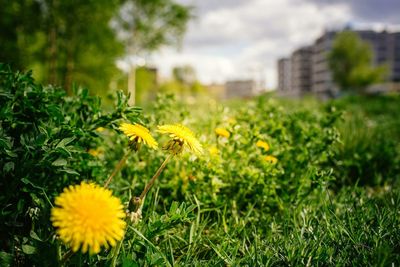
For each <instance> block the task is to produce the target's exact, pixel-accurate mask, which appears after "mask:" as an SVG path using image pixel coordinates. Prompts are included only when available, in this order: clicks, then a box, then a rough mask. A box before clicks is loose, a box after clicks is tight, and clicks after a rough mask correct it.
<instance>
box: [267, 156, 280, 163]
mask: <svg viewBox="0 0 400 267" xmlns="http://www.w3.org/2000/svg"><path fill="white" fill-rule="evenodd" d="M264 160H265V161H267V162H269V163H272V164H276V163H277V162H278V159H277V158H275V157H274V156H271V155H268V156H265V157H264Z"/></svg>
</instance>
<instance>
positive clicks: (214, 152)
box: [208, 146, 219, 156]
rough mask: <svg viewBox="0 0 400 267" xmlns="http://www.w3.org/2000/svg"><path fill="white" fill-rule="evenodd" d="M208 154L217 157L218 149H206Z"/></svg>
mask: <svg viewBox="0 0 400 267" xmlns="http://www.w3.org/2000/svg"><path fill="white" fill-rule="evenodd" d="M208 152H210V155H212V156H218V155H219V149H218V148H217V147H216V146H212V147H210V148H209V149H208Z"/></svg>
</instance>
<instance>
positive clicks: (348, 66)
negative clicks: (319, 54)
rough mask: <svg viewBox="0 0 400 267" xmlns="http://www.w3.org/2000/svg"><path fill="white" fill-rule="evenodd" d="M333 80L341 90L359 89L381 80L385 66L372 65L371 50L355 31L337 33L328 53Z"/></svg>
mask: <svg viewBox="0 0 400 267" xmlns="http://www.w3.org/2000/svg"><path fill="white" fill-rule="evenodd" d="M328 59H329V66H330V69H331V71H332V75H333V80H334V82H335V83H336V84H337V85H338V86H339V88H340V89H341V90H355V91H361V90H364V89H366V88H367V87H368V86H370V85H372V84H375V83H379V82H381V81H383V79H384V76H385V73H386V68H385V67H384V66H373V51H372V49H371V47H370V46H369V44H368V43H366V42H364V41H363V40H362V39H361V38H360V37H359V36H358V35H357V33H355V32H351V31H344V32H341V33H339V34H338V35H337V36H336V38H335V40H334V43H333V47H332V50H331V52H330V53H329V55H328Z"/></svg>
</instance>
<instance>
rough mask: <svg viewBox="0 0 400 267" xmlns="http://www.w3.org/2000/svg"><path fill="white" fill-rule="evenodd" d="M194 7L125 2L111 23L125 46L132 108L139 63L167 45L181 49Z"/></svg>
mask: <svg viewBox="0 0 400 267" xmlns="http://www.w3.org/2000/svg"><path fill="white" fill-rule="evenodd" d="M191 10H192V8H191V7H188V6H184V5H181V4H178V3H176V2H175V1H173V0H126V1H124V3H123V4H122V5H121V7H120V9H119V12H118V15H117V16H115V17H114V19H113V20H112V22H111V25H112V27H113V29H115V31H116V32H118V38H119V40H121V41H122V42H123V43H124V45H125V52H126V55H127V62H128V64H129V72H128V92H130V94H131V96H130V104H134V103H135V97H136V81H135V76H136V65H137V61H138V60H140V59H141V57H143V56H144V55H146V54H147V53H151V52H153V51H155V50H157V49H159V48H160V47H162V46H164V45H178V44H179V42H180V40H181V37H182V36H183V34H184V33H185V30H186V25H187V22H188V21H189V19H190V18H191V17H192V15H191Z"/></svg>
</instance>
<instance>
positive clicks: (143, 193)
mask: <svg viewBox="0 0 400 267" xmlns="http://www.w3.org/2000/svg"><path fill="white" fill-rule="evenodd" d="M173 156H174V155H173V154H169V155H168V157H167V158H166V159H165V160H164V162H163V163H162V164H161V166H160V167H159V168H158V170H157V172H156V173H155V174H154V176H153V177H152V178H151V179H150V181H149V182H148V183H147V185H146V187H145V188H144V190H143V192H142V193H141V194H140V197H139V201H140V202H142V200H143V198H144V197H145V196H146V194H147V192H149V190H150V188H151V187H152V186H153V184H154V182H155V181H156V180H157V177H158V176H160V174H161V172H162V171H163V170H164V168H165V166H166V165H167V163H168V162H169V161H170V159H171V158H172V157H173ZM140 206H141V205H138V206H137V209H136V211H137V210H138V209H139V207H140Z"/></svg>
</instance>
